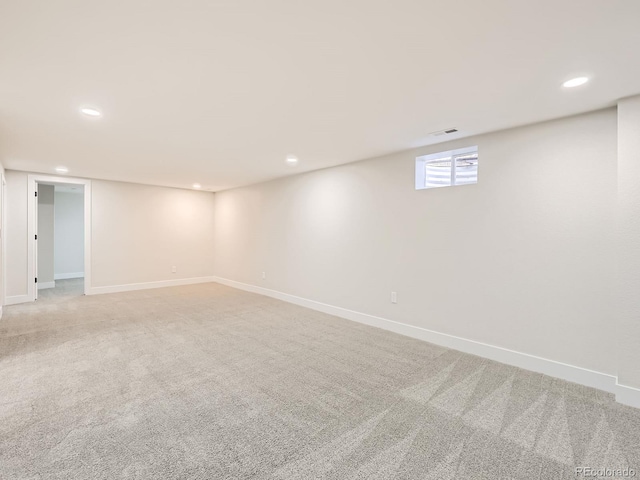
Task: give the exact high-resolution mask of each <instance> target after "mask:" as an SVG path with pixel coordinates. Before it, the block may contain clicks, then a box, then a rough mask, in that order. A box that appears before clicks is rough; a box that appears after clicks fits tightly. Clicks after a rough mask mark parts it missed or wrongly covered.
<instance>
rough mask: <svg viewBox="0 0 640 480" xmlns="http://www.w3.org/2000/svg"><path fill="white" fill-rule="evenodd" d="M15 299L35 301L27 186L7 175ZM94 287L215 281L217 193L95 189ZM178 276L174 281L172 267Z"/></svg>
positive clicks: (105, 185)
mask: <svg viewBox="0 0 640 480" xmlns="http://www.w3.org/2000/svg"><path fill="white" fill-rule="evenodd" d="M6 174H7V194H8V199H9V200H8V202H9V208H8V218H7V233H8V238H7V240H8V241H7V258H8V259H9V261H8V262H7V263H8V265H7V283H8V288H7V294H8V296H21V295H26V294H27V276H28V275H27V189H28V186H27V178H28V175H29V174H28V173H26V172H16V171H11V170H7V172H6ZM92 193H93V194H92V202H91V209H92V226H91V233H92V244H91V247H92V251H91V254H92V280H91V283H92V284H91V287H104V286H118V285H127V284H133V283H144V282H158V281H165V280H181V279H189V278H200V277H205V276H210V275H211V274H212V266H213V249H212V248H211V245H212V244H213V204H214V203H213V202H214V195H213V193H210V192H197V191H190V190H180V189H175V188H167V187H153V186H147V185H138V184H132V183H120V182H110V181H103V180H99V181H98V180H93V181H92ZM173 266H175V267H176V273H172V272H171V269H172V267H173Z"/></svg>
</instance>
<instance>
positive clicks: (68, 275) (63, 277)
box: [53, 272, 84, 280]
mask: <svg viewBox="0 0 640 480" xmlns="http://www.w3.org/2000/svg"><path fill="white" fill-rule="evenodd" d="M83 277H84V272H75V273H56V274H55V275H54V276H53V279H54V280H68V279H70V278H83Z"/></svg>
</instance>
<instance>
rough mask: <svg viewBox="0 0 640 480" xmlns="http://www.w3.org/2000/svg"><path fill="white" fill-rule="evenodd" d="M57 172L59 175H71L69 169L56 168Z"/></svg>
mask: <svg viewBox="0 0 640 480" xmlns="http://www.w3.org/2000/svg"><path fill="white" fill-rule="evenodd" d="M56 172H58V173H69V169H68V168H67V167H62V166H60V167H56Z"/></svg>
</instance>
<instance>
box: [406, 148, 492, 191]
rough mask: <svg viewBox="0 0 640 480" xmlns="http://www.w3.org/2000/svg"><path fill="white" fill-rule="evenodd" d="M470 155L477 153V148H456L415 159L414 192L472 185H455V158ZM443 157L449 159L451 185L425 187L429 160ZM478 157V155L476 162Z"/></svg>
mask: <svg viewBox="0 0 640 480" xmlns="http://www.w3.org/2000/svg"><path fill="white" fill-rule="evenodd" d="M470 153H478V146H477V145H473V146H471V147H464V148H457V149H455V150H445V151H444V152H437V153H430V154H428V155H421V156H419V157H416V190H430V189H432V188H442V187H461V186H463V185H474V184H475V183H477V181H476V182H474V183H463V184H460V185H456V157H460V156H464V155H469V154H470ZM443 157H451V185H434V186H427V171H426V165H427V163H428V162H429V161H430V160H437V159H439V158H443ZM479 159H480V155H479V154H478V160H479Z"/></svg>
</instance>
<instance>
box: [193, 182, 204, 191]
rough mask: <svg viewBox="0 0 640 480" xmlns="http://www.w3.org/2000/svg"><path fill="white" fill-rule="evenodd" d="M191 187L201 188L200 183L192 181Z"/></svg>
mask: <svg viewBox="0 0 640 480" xmlns="http://www.w3.org/2000/svg"><path fill="white" fill-rule="evenodd" d="M193 188H195V189H196V190H198V189H200V188H202V185H200V184H199V183H194V184H193Z"/></svg>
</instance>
